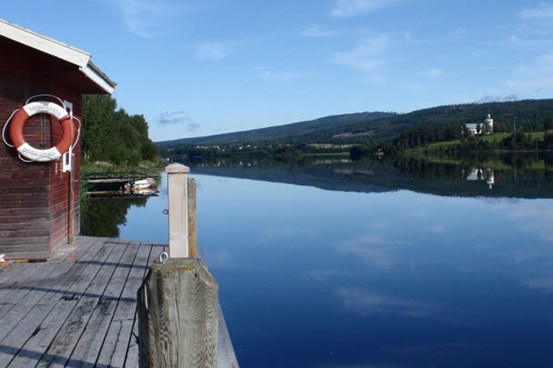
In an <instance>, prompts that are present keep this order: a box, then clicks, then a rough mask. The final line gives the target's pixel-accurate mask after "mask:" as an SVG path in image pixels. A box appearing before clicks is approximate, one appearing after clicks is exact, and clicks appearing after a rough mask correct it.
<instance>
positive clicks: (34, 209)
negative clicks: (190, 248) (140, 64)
mask: <svg viewBox="0 0 553 368" xmlns="http://www.w3.org/2000/svg"><path fill="white" fill-rule="evenodd" d="M67 32H71V27H69V28H67ZM0 54H1V55H2V57H1V58H0V124H1V125H2V127H3V130H2V131H3V138H4V142H3V143H0V166H1V168H2V170H1V171H0V254H5V255H7V256H8V257H10V258H12V259H14V258H29V259H40V258H48V257H51V256H52V255H54V254H55V253H56V252H57V251H58V250H60V249H62V248H63V247H64V246H67V244H68V243H71V242H72V241H73V240H74V238H75V237H76V235H77V234H79V214H80V204H79V190H80V185H79V170H80V167H79V165H80V150H81V145H80V142H79V138H78V134H77V133H76V132H77V131H78V129H79V125H78V124H77V122H78V121H79V120H82V119H81V97H82V95H83V94H111V93H112V92H113V90H114V88H115V83H114V82H113V81H111V80H110V79H109V78H108V77H107V76H106V75H105V74H104V73H103V72H102V71H101V70H100V69H99V68H98V67H97V66H95V65H94V64H93V63H92V62H91V61H90V58H91V55H90V54H89V53H87V52H84V51H82V50H79V49H76V48H74V47H71V46H69V45H66V44H63V43H61V42H58V41H56V40H53V39H51V38H48V37H46V36H43V35H40V34H38V33H35V32H33V31H30V30H28V29H25V28H22V27H19V26H17V25H15V24H13V23H10V22H8V21H5V20H3V19H0ZM31 101H32V102H31ZM35 101H36V103H35ZM52 102H53V103H52ZM37 106H40V107H37ZM16 120H17V123H15V122H14V121H16ZM82 123H83V124H86V122H84V121H83V122H82ZM15 127H18V128H15ZM14 137H15V138H16V139H15V140H14ZM62 147H63V148H62ZM58 148H59V150H58ZM54 151H55V154H54V153H53V154H52V155H50V153H52V152H54ZM60 155H63V156H61V157H60Z"/></svg>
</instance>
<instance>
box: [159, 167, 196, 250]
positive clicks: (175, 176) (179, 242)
mask: <svg viewBox="0 0 553 368" xmlns="http://www.w3.org/2000/svg"><path fill="white" fill-rule="evenodd" d="M165 172H166V173H167V201H168V202H169V203H168V207H169V221H168V222H169V257H170V258H187V257H189V256H190V255H189V251H188V246H189V244H188V184H187V183H188V177H187V176H188V173H189V172H190V168H188V167H187V166H184V165H182V164H171V165H169V166H167V167H166V168H165Z"/></svg>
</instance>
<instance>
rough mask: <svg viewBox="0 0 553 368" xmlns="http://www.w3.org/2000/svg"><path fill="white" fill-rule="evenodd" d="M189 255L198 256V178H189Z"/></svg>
mask: <svg viewBox="0 0 553 368" xmlns="http://www.w3.org/2000/svg"><path fill="white" fill-rule="evenodd" d="M188 257H191V258H196V257H197V251H196V180H195V179H193V178H188Z"/></svg>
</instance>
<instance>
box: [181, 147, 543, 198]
mask: <svg viewBox="0 0 553 368" xmlns="http://www.w3.org/2000/svg"><path fill="white" fill-rule="evenodd" d="M185 164H187V165H189V166H191V168H192V169H193V172H196V173H201V174H208V175H218V176H228V177H235V178H247V179H254V180H263V181H271V182H279V183H289V184H295V185H307V186H314V187H317V188H322V189H327V190H337V191H356V192H366V193H380V192H386V191H394V190H401V189H407V190H412V191H417V192H421V193H431V194H437V195H445V196H486V197H518V198H552V197H553V160H552V159H551V155H543V154H542V155H539V154H537V153H532V154H518V155H514V154H510V155H495V156H490V155H488V156H484V157H475V158H472V159H469V158H466V159H465V160H463V161H459V160H457V161H451V160H447V159H441V160H439V161H436V160H435V159H416V158H410V157H397V158H394V159H392V158H384V159H374V160H365V161H359V162H354V161H351V160H349V159H346V158H343V157H342V158H334V159H332V158H325V159H320V158H301V159H297V160H293V161H283V160H270V159H247V158H240V159H236V158H234V159H232V158H229V159H213V158H212V159H209V160H195V161H190V162H186V163H185ZM482 184H483V185H482Z"/></svg>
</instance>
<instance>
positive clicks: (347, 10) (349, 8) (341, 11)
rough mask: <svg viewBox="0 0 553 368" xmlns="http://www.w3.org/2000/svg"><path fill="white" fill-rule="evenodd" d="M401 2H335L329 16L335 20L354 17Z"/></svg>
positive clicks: (399, 0) (383, 0)
mask: <svg viewBox="0 0 553 368" xmlns="http://www.w3.org/2000/svg"><path fill="white" fill-rule="evenodd" d="M402 1H404V0H337V1H336V2H335V3H334V7H333V8H332V10H331V11H330V14H331V15H332V16H333V17H337V18H347V17H355V16H357V15H360V14H364V13H368V12H372V11H375V10H379V9H382V8H385V7H388V6H390V5H393V4H395V3H399V2H402Z"/></svg>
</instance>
